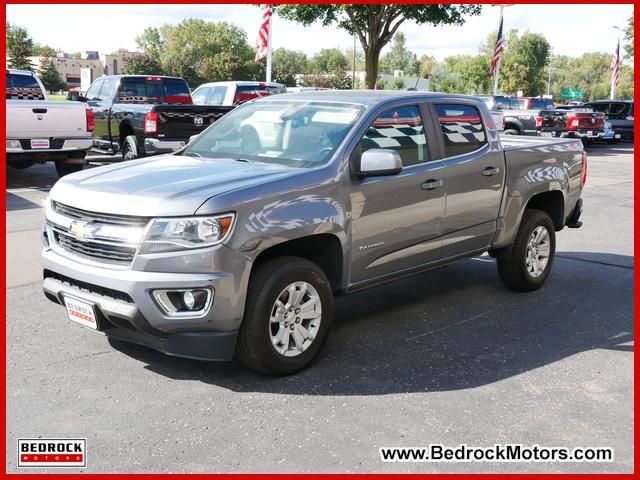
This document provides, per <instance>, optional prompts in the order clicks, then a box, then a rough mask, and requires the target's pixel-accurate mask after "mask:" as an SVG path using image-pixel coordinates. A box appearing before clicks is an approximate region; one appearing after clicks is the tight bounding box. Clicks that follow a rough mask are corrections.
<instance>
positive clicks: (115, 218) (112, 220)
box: [53, 202, 149, 227]
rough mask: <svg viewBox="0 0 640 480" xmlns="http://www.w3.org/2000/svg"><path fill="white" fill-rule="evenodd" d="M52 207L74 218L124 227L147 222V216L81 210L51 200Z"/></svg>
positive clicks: (136, 225) (142, 224)
mask: <svg viewBox="0 0 640 480" xmlns="http://www.w3.org/2000/svg"><path fill="white" fill-rule="evenodd" d="M53 209H54V210H55V211H56V212H58V213H59V214H61V215H64V216H66V217H70V218H73V219H75V220H85V221H92V222H95V223H102V224H105V225H122V226H126V227H134V226H135V227H141V226H142V227H143V226H145V225H146V224H147V223H148V222H149V218H147V217H133V216H129V215H112V214H110V213H96V212H88V211H86V210H81V209H79V208H75V207H70V206H68V205H63V204H62V203H58V202H53Z"/></svg>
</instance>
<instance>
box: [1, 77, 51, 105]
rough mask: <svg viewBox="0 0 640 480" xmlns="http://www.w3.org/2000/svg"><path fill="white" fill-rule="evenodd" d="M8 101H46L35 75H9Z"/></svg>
mask: <svg viewBox="0 0 640 480" xmlns="http://www.w3.org/2000/svg"><path fill="white" fill-rule="evenodd" d="M6 97H7V100H44V94H43V93H42V90H41V89H40V85H38V81H37V80H36V78H35V77H34V76H33V75H20V74H18V73H8V74H7V94H6Z"/></svg>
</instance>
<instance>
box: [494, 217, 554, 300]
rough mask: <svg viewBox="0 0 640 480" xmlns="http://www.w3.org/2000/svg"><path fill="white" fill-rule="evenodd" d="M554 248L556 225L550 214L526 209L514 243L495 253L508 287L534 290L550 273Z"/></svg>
mask: <svg viewBox="0 0 640 480" xmlns="http://www.w3.org/2000/svg"><path fill="white" fill-rule="evenodd" d="M555 251H556V235H555V228H554V225H553V222H552V221H551V218H550V217H549V215H548V214H547V213H546V212H543V211H541V210H533V209H530V210H525V212H524V215H523V216H522V221H521V222H520V228H519V229H518V233H517V235H516V240H515V242H514V243H513V245H512V246H511V247H510V248H507V249H505V250H502V251H501V252H500V254H499V255H498V256H497V264H498V274H499V275H500V279H501V280H502V282H503V283H504V284H505V285H506V286H507V287H508V288H510V289H511V290H516V291H519V292H529V291H532V290H537V289H538V288H540V287H541V286H542V285H543V284H544V282H545V280H546V279H547V277H548V276H549V273H550V272H551V266H552V265H553V259H554V257H555Z"/></svg>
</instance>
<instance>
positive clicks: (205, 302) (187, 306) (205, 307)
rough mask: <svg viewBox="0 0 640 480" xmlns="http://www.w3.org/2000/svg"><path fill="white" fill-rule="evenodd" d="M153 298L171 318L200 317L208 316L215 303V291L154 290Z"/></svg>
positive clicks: (197, 289)
mask: <svg viewBox="0 0 640 480" xmlns="http://www.w3.org/2000/svg"><path fill="white" fill-rule="evenodd" d="M153 298H154V299H155V301H156V303H157V304H158V306H159V307H160V309H161V310H163V311H164V313H165V314H167V315H168V316H170V317H181V316H182V317H198V316H203V315H206V313H207V312H208V311H209V307H210V306H211V303H212V302H213V290H212V289H210V288H193V289H179V290H154V291H153Z"/></svg>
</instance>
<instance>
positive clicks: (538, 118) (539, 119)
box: [534, 115, 544, 128]
mask: <svg viewBox="0 0 640 480" xmlns="http://www.w3.org/2000/svg"><path fill="white" fill-rule="evenodd" d="M534 118H535V119H536V128H540V127H541V126H542V122H543V120H544V118H542V117H541V116H539V115H538V116H536V117H534Z"/></svg>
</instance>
